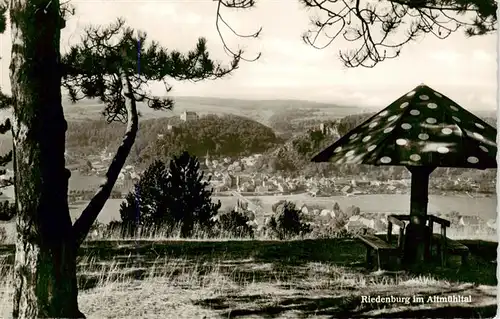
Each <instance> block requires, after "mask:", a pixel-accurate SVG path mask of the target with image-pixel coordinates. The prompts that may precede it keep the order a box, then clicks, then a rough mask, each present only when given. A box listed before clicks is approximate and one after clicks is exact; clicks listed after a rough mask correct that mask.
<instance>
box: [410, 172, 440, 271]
mask: <svg viewBox="0 0 500 319" xmlns="http://www.w3.org/2000/svg"><path fill="white" fill-rule="evenodd" d="M407 168H408V170H409V171H410V173H411V197H410V224H409V225H408V227H407V228H406V236H405V238H406V240H405V241H406V242H405V246H404V256H403V261H404V262H405V263H406V264H419V263H423V261H424V259H425V257H426V255H427V254H426V250H427V249H430V248H429V247H428V243H427V241H428V239H429V235H430V234H428V230H427V227H426V225H425V224H426V220H427V203H428V202H429V176H430V174H431V173H432V172H433V171H434V169H435V167H425V166H413V167H410V166H408V167H407Z"/></svg>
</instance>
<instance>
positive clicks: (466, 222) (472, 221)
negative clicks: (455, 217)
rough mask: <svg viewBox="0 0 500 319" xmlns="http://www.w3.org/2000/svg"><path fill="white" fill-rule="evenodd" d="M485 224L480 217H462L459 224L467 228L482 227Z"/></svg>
mask: <svg viewBox="0 0 500 319" xmlns="http://www.w3.org/2000/svg"><path fill="white" fill-rule="evenodd" d="M482 223H483V221H482V219H481V217H479V216H460V219H459V221H458V224H459V225H460V226H466V227H480V226H481V224H482Z"/></svg>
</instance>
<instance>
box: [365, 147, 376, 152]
mask: <svg viewBox="0 0 500 319" xmlns="http://www.w3.org/2000/svg"><path fill="white" fill-rule="evenodd" d="M376 148H377V145H370V146H368V147H367V148H366V149H367V150H368V152H371V151H373V150H374V149H376Z"/></svg>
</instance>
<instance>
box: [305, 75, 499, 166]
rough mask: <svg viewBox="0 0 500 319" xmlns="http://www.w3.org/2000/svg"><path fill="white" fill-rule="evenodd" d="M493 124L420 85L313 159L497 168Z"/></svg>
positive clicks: (495, 132) (343, 162) (338, 161)
mask: <svg viewBox="0 0 500 319" xmlns="http://www.w3.org/2000/svg"><path fill="white" fill-rule="evenodd" d="M496 134H497V131H496V129H495V128H493V127H492V126H491V125H489V124H487V123H486V122H484V121H483V120H481V119H479V118H478V117H477V116H475V115H474V114H472V113H470V112H468V111H466V110H465V109H464V108H462V107H460V106H459V105H458V104H456V103H455V102H453V101H452V100H451V99H449V98H447V97H446V96H444V95H443V94H441V93H439V92H437V91H434V90H433V89H431V88H430V87H428V86H426V85H423V84H422V85H420V86H418V87H416V88H415V89H414V90H412V91H410V92H409V93H407V94H405V95H403V96H402V97H400V98H399V99H397V100H396V101H394V102H393V103H392V104H391V105H389V106H388V107H386V108H385V109H383V110H382V111H380V112H379V113H377V114H375V115H374V116H372V117H371V118H369V119H368V120H366V121H365V122H363V123H362V124H361V125H359V126H357V127H356V128H354V129H353V130H351V131H350V132H349V133H347V134H346V135H345V136H343V137H342V138H340V139H339V140H338V141H336V142H335V143H334V144H332V145H330V146H329V147H327V148H326V149H325V150H323V151H321V152H320V153H319V154H317V155H316V156H314V157H313V159H312V161H313V162H334V163H336V164H372V165H404V166H429V167H466V168H479V169H485V168H496V166H497V164H496V153H497V146H496V142H495V141H496Z"/></svg>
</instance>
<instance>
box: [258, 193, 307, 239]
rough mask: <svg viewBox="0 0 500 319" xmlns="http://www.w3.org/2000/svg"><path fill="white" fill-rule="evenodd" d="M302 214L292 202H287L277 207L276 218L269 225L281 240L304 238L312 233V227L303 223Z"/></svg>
mask: <svg viewBox="0 0 500 319" xmlns="http://www.w3.org/2000/svg"><path fill="white" fill-rule="evenodd" d="M303 218H304V216H303V214H302V212H301V211H300V210H299V209H297V208H296V206H295V204H294V203H292V202H288V201H285V202H283V203H281V204H280V205H279V206H277V207H276V212H275V213H274V216H272V217H271V219H270V220H269V224H268V225H267V226H268V227H269V228H270V230H271V232H272V234H273V235H274V236H276V237H278V238H279V239H287V238H291V237H294V236H303V235H305V234H307V233H309V232H311V226H310V225H309V224H308V223H305V222H303Z"/></svg>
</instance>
